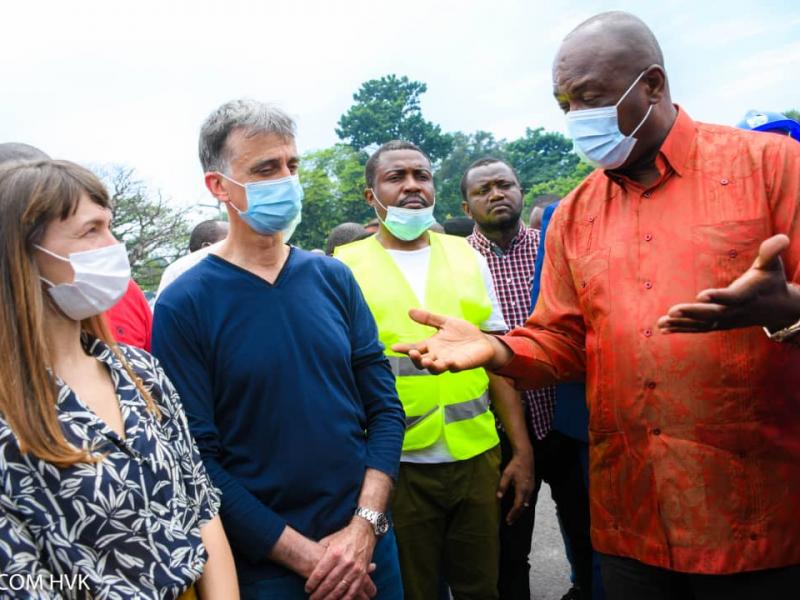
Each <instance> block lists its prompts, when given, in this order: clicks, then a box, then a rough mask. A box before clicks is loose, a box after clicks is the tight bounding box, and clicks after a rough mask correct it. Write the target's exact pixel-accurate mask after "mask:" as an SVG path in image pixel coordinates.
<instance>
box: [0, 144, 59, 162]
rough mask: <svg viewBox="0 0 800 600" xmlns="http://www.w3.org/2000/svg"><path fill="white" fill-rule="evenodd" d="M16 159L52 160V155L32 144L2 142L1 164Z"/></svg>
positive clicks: (0, 147)
mask: <svg viewBox="0 0 800 600" xmlns="http://www.w3.org/2000/svg"><path fill="white" fill-rule="evenodd" d="M16 160H50V157H49V156H47V154H45V153H44V152H42V151H41V150H39V149H38V148H36V147H35V146H31V145H30V144H23V143H20V142H7V143H5V144H0V165H1V164H3V163H6V162H11V161H16Z"/></svg>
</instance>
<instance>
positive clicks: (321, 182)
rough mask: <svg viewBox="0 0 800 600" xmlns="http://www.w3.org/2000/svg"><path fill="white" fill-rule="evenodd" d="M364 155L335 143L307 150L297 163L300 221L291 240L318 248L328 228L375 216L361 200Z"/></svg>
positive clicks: (301, 244) (362, 199)
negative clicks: (312, 150) (300, 206)
mask: <svg viewBox="0 0 800 600" xmlns="http://www.w3.org/2000/svg"><path fill="white" fill-rule="evenodd" d="M365 162H366V156H365V155H364V154H363V153H360V152H356V151H355V150H353V148H351V147H350V146H347V145H345V144H337V145H335V146H332V147H330V148H325V149H323V150H317V151H315V152H309V153H308V154H305V155H304V156H303V160H302V161H301V162H300V164H301V167H300V182H301V183H302V184H303V194H304V199H303V220H302V222H301V223H300V225H299V226H298V227H297V231H296V232H295V234H294V237H292V243H294V244H297V245H298V246H301V247H303V248H308V249H310V248H322V247H323V246H324V245H325V240H326V239H327V238H328V234H329V233H330V231H331V229H333V228H334V227H335V226H336V225H339V224H340V223H345V222H347V221H353V222H356V223H365V222H367V221H369V220H370V219H372V218H373V217H374V216H375V213H374V211H373V210H372V209H371V208H370V207H369V205H368V204H367V203H366V201H365V200H364V196H363V192H364V187H365V183H364V163H365Z"/></svg>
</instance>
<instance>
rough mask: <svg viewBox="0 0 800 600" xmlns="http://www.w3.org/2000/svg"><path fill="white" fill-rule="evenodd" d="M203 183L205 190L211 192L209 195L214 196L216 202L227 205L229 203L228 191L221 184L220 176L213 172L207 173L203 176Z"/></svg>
mask: <svg viewBox="0 0 800 600" xmlns="http://www.w3.org/2000/svg"><path fill="white" fill-rule="evenodd" d="M204 181H205V184H206V189H207V190H208V191H209V192H211V195H212V196H214V198H216V199H217V201H218V202H225V203H227V202H230V201H231V198H230V196H229V195H228V191H227V190H226V189H225V186H224V185H223V184H222V175H220V174H219V173H216V172H213V171H212V172H208V173H206V174H205V176H204Z"/></svg>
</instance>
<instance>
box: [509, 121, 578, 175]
mask: <svg viewBox="0 0 800 600" xmlns="http://www.w3.org/2000/svg"><path fill="white" fill-rule="evenodd" d="M504 150H505V154H506V158H507V159H508V161H509V162H510V163H511V165H512V166H513V167H514V169H515V170H516V171H517V175H518V176H519V180H520V184H521V185H522V189H523V190H530V189H531V188H532V187H533V186H534V185H536V184H537V183H542V182H545V181H552V180H554V179H559V178H563V177H569V176H570V175H572V174H573V172H574V170H575V168H576V167H577V165H578V163H579V162H580V159H579V158H578V156H577V155H576V154H575V153H574V152H573V151H572V142H571V141H570V140H568V139H567V138H566V137H564V136H563V135H561V134H560V133H557V132H554V131H545V130H544V129H543V128H541V127H537V128H536V129H531V128H528V129H526V130H525V135H524V136H522V137H521V138H518V139H516V140H514V141H512V142H509V143H508V144H506V145H505V148H504Z"/></svg>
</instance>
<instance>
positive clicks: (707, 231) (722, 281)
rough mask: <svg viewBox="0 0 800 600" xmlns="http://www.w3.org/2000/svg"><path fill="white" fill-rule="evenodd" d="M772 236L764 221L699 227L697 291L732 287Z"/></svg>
mask: <svg viewBox="0 0 800 600" xmlns="http://www.w3.org/2000/svg"><path fill="white" fill-rule="evenodd" d="M768 236H769V228H768V224H767V221H766V219H764V218H760V219H750V220H746V221H728V222H725V223H716V224H713V225H695V226H694V227H693V228H692V242H693V245H694V249H695V259H694V262H695V265H694V266H695V269H694V273H695V285H696V287H697V291H698V292H700V291H702V290H704V289H708V288H720V287H727V286H728V285H730V284H731V283H732V282H733V281H734V280H735V279H736V278H738V277H739V276H740V275H741V274H742V273H744V272H745V271H746V270H747V269H748V268H749V267H750V265H752V264H753V261H754V260H755V258H756V256H758V247H759V245H760V244H761V242H763V241H764V240H765V239H766V238H767V237H768Z"/></svg>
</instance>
